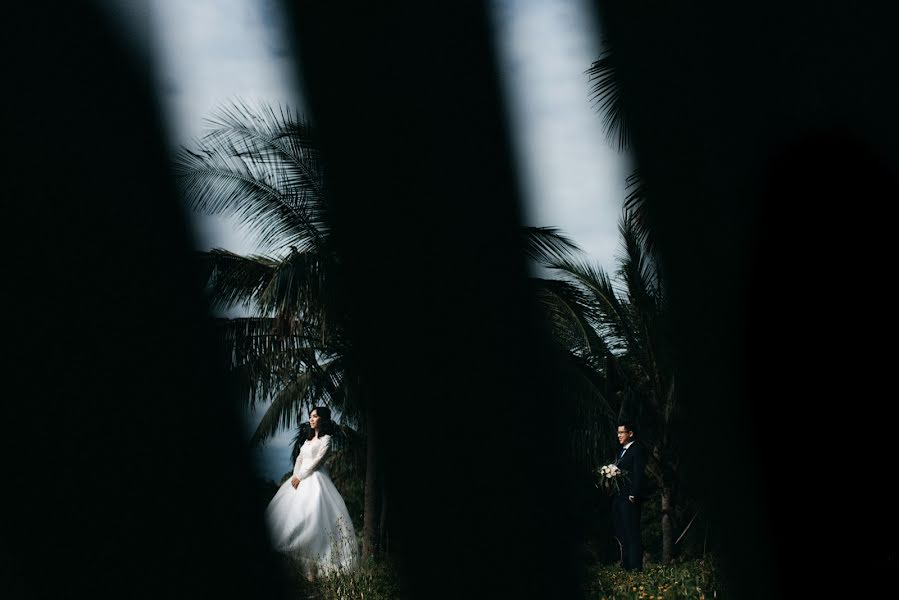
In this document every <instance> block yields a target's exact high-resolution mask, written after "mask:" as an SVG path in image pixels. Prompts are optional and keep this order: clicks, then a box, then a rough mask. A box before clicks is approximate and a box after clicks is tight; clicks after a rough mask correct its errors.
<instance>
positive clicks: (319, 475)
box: [265, 435, 359, 575]
mask: <svg viewBox="0 0 899 600" xmlns="http://www.w3.org/2000/svg"><path fill="white" fill-rule="evenodd" d="M330 450H331V436H329V435H325V436H321V437H318V438H314V439H311V440H307V441H306V442H305V443H303V446H302V447H301V448H300V455H299V456H297V460H296V464H294V467H293V474H294V475H296V476H297V477H299V479H300V485H299V486H297V488H296V489H294V487H293V485H291V483H290V481H291V479H292V478H288V479H287V481H285V482H284V484H283V485H281V487H280V488H279V489H278V492H277V493H276V494H275V497H274V498H272V500H271V502H269V505H268V508H267V509H266V511H265V517H266V521H267V522H268V525H269V530H270V531H271V538H272V546H273V547H274V548H275V549H276V550H278V551H279V552H283V553H285V554H288V555H290V556H292V557H294V558H297V559H299V560H300V561H301V563H302V565H303V568H304V571H305V572H306V574H307V575H310V574H312V573H313V572H318V573H322V574H329V573H333V572H335V571H338V570H349V569H352V568H354V567H355V566H356V563H357V561H358V555H359V552H358V548H357V544H356V532H355V531H354V529H353V522H352V520H350V513H349V511H347V508H346V503H344V501H343V498H342V497H341V496H340V493H339V492H338V491H337V488H336V487H334V483H333V482H332V481H331V477H330V476H329V475H328V471H327V469H326V468H325V466H324V464H323V462H324V460H325V457H327V455H328V453H329V452H330Z"/></svg>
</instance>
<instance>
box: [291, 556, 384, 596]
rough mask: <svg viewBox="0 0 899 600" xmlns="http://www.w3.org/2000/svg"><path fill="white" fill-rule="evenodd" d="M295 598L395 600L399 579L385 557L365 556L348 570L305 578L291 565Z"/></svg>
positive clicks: (296, 566)
mask: <svg viewBox="0 0 899 600" xmlns="http://www.w3.org/2000/svg"><path fill="white" fill-rule="evenodd" d="M292 573H293V575H294V577H293V583H294V586H295V587H294V589H295V590H296V598H298V599H299V600H358V599H363V598H364V599H365V600H396V599H397V598H399V597H400V591H399V582H398V580H397V577H396V573H395V570H394V568H393V565H392V564H391V562H390V560H389V559H388V558H386V557H372V558H368V559H365V560H363V561H362V562H361V564H360V565H359V568H358V569H356V570H354V571H352V572H349V573H346V572H344V573H337V574H334V575H330V576H326V577H319V578H317V579H316V580H315V581H312V582H310V581H307V580H306V579H305V577H303V575H302V573H301V569H300V568H299V566H298V565H295V567H294V568H293V569H292Z"/></svg>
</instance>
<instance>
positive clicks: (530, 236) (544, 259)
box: [521, 227, 581, 264]
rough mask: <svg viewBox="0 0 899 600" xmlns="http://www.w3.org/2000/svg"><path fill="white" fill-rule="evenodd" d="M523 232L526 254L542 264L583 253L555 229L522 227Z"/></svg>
mask: <svg viewBox="0 0 899 600" xmlns="http://www.w3.org/2000/svg"><path fill="white" fill-rule="evenodd" d="M521 232H522V236H523V239H524V251H525V254H526V255H527V257H528V258H530V259H531V260H534V261H537V262H538V263H541V264H545V263H548V262H552V261H557V260H565V259H570V258H572V257H573V256H574V255H575V254H576V253H579V252H580V251H581V249H580V248H579V247H578V246H577V244H575V243H574V242H573V241H571V239H570V238H568V237H567V236H565V235H563V234H562V233H561V232H560V230H559V229H557V228H555V227H522V228H521Z"/></svg>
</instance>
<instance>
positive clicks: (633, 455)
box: [612, 441, 646, 570]
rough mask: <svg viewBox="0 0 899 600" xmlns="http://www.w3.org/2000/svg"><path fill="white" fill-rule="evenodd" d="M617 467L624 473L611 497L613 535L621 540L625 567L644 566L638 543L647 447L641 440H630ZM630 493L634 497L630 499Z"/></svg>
mask: <svg viewBox="0 0 899 600" xmlns="http://www.w3.org/2000/svg"><path fill="white" fill-rule="evenodd" d="M617 464H618V468H619V469H621V470H623V471H625V472H626V477H625V479H624V484H623V485H622V486H621V489H620V490H619V491H618V492H616V493H615V494H614V495H613V496H612V522H613V524H614V526H615V536H616V537H617V538H618V540H619V541H620V542H621V546H622V548H621V560H622V566H623V567H624V568H625V569H628V570H630V569H642V568H643V545H642V544H641V543H640V508H641V506H642V504H643V500H644V499H645V498H646V476H645V474H644V471H645V469H646V449H645V448H644V447H643V445H642V444H640V442H636V441H635V442H634V443H632V444H631V445H630V446H629V447H628V449H627V450H626V451H625V452H624V454H623V455H622V454H621V450H619V459H618V461H617ZM629 496H633V497H634V502H631V501H630V499H629V498H628V497H629Z"/></svg>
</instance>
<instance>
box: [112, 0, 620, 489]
mask: <svg viewBox="0 0 899 600" xmlns="http://www.w3.org/2000/svg"><path fill="white" fill-rule="evenodd" d="M104 3H105V5H106V6H107V7H109V8H110V9H112V11H113V12H115V13H116V14H117V16H118V18H119V19H120V22H121V25H122V32H123V35H124V36H125V37H127V38H128V39H129V40H131V41H133V42H134V47H135V50H136V52H138V53H139V54H141V56H142V57H143V59H144V60H145V61H146V63H147V66H148V68H150V69H152V71H153V72H154V74H155V78H156V82H157V89H158V90H159V92H160V103H161V106H162V109H163V112H164V115H165V117H166V118H167V119H168V123H169V141H170V144H171V146H172V148H173V149H175V148H177V147H178V146H181V145H190V144H191V142H192V140H194V139H196V138H198V137H200V136H201V135H202V133H203V129H204V123H203V121H204V119H205V118H207V117H208V116H210V115H211V113H213V112H214V111H215V110H216V109H217V108H218V107H220V106H222V105H223V104H224V103H227V102H228V101H230V100H234V99H237V98H241V99H243V100H247V101H250V102H255V101H264V102H267V103H269V104H275V105H277V104H283V105H286V106H290V107H292V108H295V109H299V110H300V111H302V110H303V100H302V98H301V96H300V92H299V86H298V82H297V80H296V71H295V65H294V64H293V58H292V54H291V49H290V45H289V43H288V42H287V37H286V36H285V32H284V30H283V29H282V27H281V24H282V23H283V22H284V20H283V19H282V18H280V15H279V12H278V10H279V4H278V3H277V2H275V1H273V0H187V1H186V0H105V1H104ZM490 6H491V8H492V14H493V17H494V18H493V23H494V31H495V33H496V36H495V39H496V43H497V51H498V56H499V70H500V72H501V74H502V75H503V78H504V84H505V94H506V99H507V102H508V104H509V108H510V115H511V117H510V118H511V119H512V121H513V122H512V123H510V125H511V127H510V129H511V130H512V131H513V135H514V139H513V143H514V146H515V148H516V159H517V161H518V162H519V166H520V169H519V171H520V172H521V173H522V177H523V179H524V180H523V181H522V182H521V183H522V186H521V188H522V190H524V193H525V201H526V205H525V215H526V217H525V218H526V220H527V221H528V223H529V224H533V225H543V226H556V227H559V228H561V229H562V230H563V231H564V232H565V233H567V234H568V235H569V236H570V237H571V238H573V239H574V241H575V242H576V243H578V244H579V245H580V246H581V248H583V249H584V250H585V251H586V253H587V254H588V255H589V256H590V257H591V259H592V260H594V261H596V262H597V263H599V264H600V265H601V266H603V267H604V268H606V269H607V270H611V269H613V268H614V257H615V255H616V253H617V251H618V247H619V240H618V230H617V221H618V216H619V212H620V210H621V205H622V202H623V200H624V197H625V191H624V183H625V178H626V176H627V173H628V170H629V166H628V159H627V157H626V156H622V155H620V154H618V153H617V152H616V151H614V150H613V149H612V147H611V145H610V143H609V142H608V141H607V140H606V139H605V137H604V135H603V132H602V119H601V116H600V115H599V114H597V112H596V111H595V109H594V108H592V107H591V103H590V101H589V83H588V81H587V76H586V74H585V71H586V70H587V69H588V68H589V66H590V63H591V62H592V61H593V60H595V59H596V58H597V57H598V56H599V53H600V48H599V45H598V43H597V41H596V36H595V35H594V30H593V25H594V19H593V18H592V16H591V15H590V13H589V12H587V11H588V10H589V6H588V3H586V2H584V1H583V0H492V1H491V2H490ZM193 218H194V224H195V228H196V233H197V240H198V245H199V246H200V248H202V249H208V248H212V247H223V248H227V249H229V250H232V251H235V252H239V253H251V252H259V251H265V249H264V248H260V247H258V245H257V244H256V243H255V241H254V240H253V239H252V238H250V237H247V236H246V235H243V234H242V233H241V232H240V229H239V227H237V226H236V223H235V222H233V221H230V220H228V219H223V218H216V217H209V216H204V215H194V216H193ZM260 416H261V414H259V413H258V412H257V414H251V415H248V419H247V430H246V431H247V437H248V438H249V435H250V432H251V431H252V429H253V428H254V427H255V424H256V422H257V421H258V418H259V417H260ZM292 436H293V432H285V433H284V434H282V435H279V436H277V437H275V438H274V439H273V440H271V441H270V442H269V443H268V444H267V445H266V446H265V448H263V449H262V450H261V451H260V452H258V453H257V464H258V466H259V469H260V472H261V474H262V475H263V476H264V477H267V478H270V479H279V478H280V476H281V475H282V474H284V473H285V472H286V471H288V470H289V469H290V467H291V465H290V449H289V442H290V439H291V438H292Z"/></svg>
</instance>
